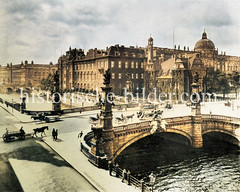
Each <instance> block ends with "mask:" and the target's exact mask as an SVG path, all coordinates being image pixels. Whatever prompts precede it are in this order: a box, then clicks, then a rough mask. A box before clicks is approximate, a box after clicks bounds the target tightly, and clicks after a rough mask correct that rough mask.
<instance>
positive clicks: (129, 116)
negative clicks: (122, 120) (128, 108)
mask: <svg viewBox="0 0 240 192" xmlns="http://www.w3.org/2000/svg"><path fill="white" fill-rule="evenodd" d="M133 116H134V114H132V115H127V116H126V118H127V119H131V120H132V119H133Z"/></svg>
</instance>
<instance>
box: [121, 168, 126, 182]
mask: <svg viewBox="0 0 240 192" xmlns="http://www.w3.org/2000/svg"><path fill="white" fill-rule="evenodd" d="M126 175H127V171H126V169H123V172H122V182H124V181H125V180H126Z"/></svg>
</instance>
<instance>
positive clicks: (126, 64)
mask: <svg viewBox="0 0 240 192" xmlns="http://www.w3.org/2000/svg"><path fill="white" fill-rule="evenodd" d="M127 68H128V62H127V61H126V62H125V69H127Z"/></svg>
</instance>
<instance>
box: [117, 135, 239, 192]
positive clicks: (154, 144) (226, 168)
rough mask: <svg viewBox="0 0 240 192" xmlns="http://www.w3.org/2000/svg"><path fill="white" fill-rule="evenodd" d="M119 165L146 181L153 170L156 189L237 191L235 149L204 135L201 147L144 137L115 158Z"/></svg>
mask: <svg viewBox="0 0 240 192" xmlns="http://www.w3.org/2000/svg"><path fill="white" fill-rule="evenodd" d="M116 161H118V162H119V164H120V167H122V168H126V169H130V170H131V172H132V173H133V174H134V175H135V176H136V177H138V178H144V180H145V181H148V180H149V177H148V176H149V174H150V173H151V171H153V172H154V173H155V174H156V176H157V178H156V184H155V186H154V189H155V190H156V191H158V190H159V191H184V192H185V191H239V189H240V155H239V152H238V148H237V147H235V146H233V145H231V144H228V143H226V142H222V141H219V140H216V139H214V138H212V137H211V136H208V135H206V136H204V148H203V149H197V150H196V149H192V147H191V146H188V145H185V144H180V143H176V142H173V141H169V140H166V139H165V138H164V137H156V136H151V137H148V138H144V139H142V140H140V141H138V142H136V143H134V144H133V145H131V146H130V147H128V148H127V149H126V150H124V151H123V153H122V154H121V155H120V156H119V157H118V158H117V160H116Z"/></svg>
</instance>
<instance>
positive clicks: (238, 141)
mask: <svg viewBox="0 0 240 192" xmlns="http://www.w3.org/2000/svg"><path fill="white" fill-rule="evenodd" d="M210 133H220V134H225V135H228V136H230V137H231V138H232V139H231V143H232V144H234V145H238V146H239V147H240V139H239V138H238V137H237V135H236V134H234V133H232V132H231V131H228V130H224V129H207V130H204V131H203V132H202V135H203V136H204V135H206V134H210ZM223 140H225V141H228V139H227V138H226V137H225V139H223ZM228 142H229V141H228Z"/></svg>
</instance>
